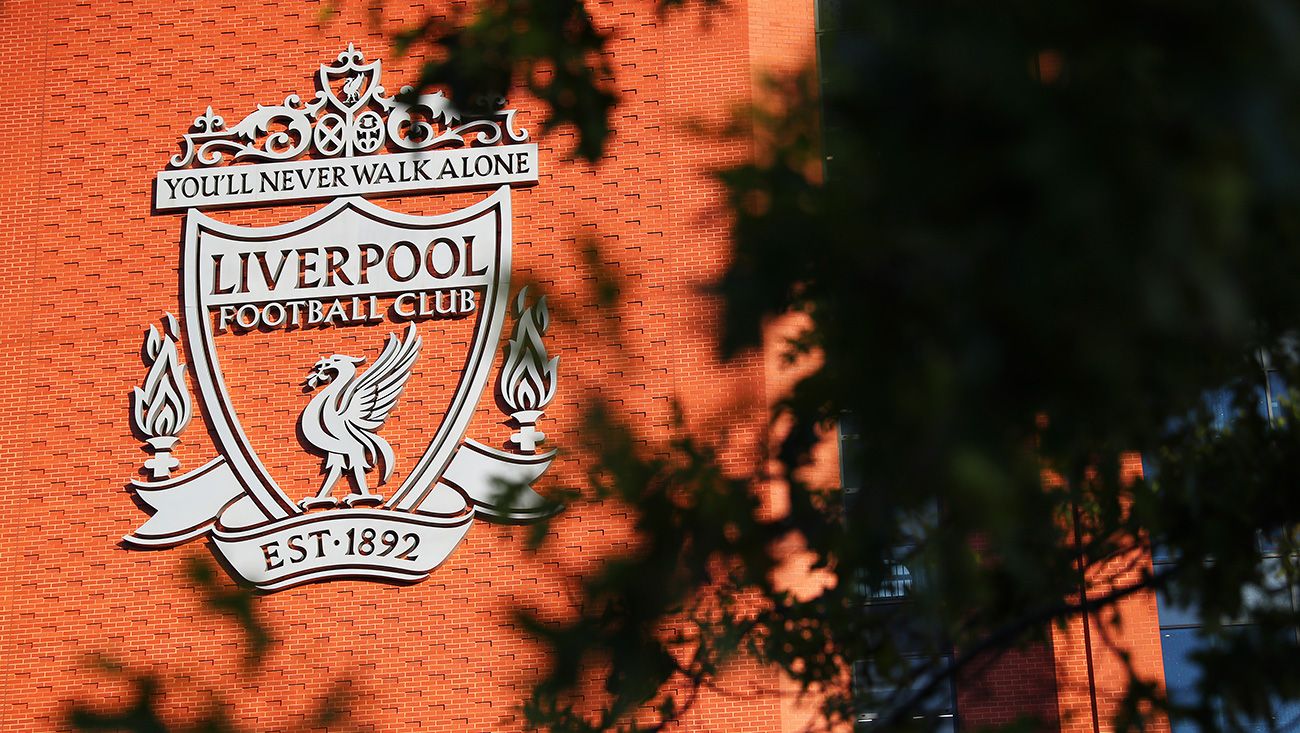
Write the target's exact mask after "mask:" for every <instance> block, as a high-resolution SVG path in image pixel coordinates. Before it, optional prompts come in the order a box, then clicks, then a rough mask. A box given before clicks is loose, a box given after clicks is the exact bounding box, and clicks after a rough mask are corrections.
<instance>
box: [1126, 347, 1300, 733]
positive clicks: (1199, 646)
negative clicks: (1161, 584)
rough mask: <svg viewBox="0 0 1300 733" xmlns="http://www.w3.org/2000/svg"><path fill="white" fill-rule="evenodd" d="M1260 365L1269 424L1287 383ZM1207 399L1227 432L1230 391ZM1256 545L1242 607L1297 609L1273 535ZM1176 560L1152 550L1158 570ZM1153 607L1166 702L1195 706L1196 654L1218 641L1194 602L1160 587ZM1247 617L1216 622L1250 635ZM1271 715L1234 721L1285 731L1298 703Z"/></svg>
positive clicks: (1182, 731) (1299, 713)
mask: <svg viewBox="0 0 1300 733" xmlns="http://www.w3.org/2000/svg"><path fill="white" fill-rule="evenodd" d="M1263 367H1264V368H1263V372H1262V374H1261V377H1262V378H1261V380H1260V385H1259V387H1258V388H1257V390H1256V392H1257V394H1258V395H1259V405H1258V409H1259V413H1260V415H1261V416H1262V417H1264V418H1266V419H1267V420H1268V421H1269V422H1276V421H1277V420H1280V419H1282V410H1281V403H1280V399H1281V397H1282V396H1283V395H1285V394H1286V387H1285V384H1284V383H1283V381H1282V379H1281V376H1280V375H1279V374H1278V372H1277V371H1276V370H1273V369H1270V368H1269V367H1268V365H1267V364H1264V365H1263ZM1205 402H1206V406H1207V408H1209V410H1210V412H1211V414H1212V416H1213V418H1212V421H1211V426H1212V428H1213V429H1214V430H1220V431H1221V430H1226V429H1227V428H1228V427H1229V426H1230V425H1231V424H1232V422H1233V420H1234V418H1235V415H1234V414H1233V412H1232V409H1231V404H1232V393H1231V391H1230V390H1227V389H1223V390H1215V391H1212V392H1210V393H1207V395H1206V396H1205ZM1155 469H1156V467H1155V466H1152V465H1150V464H1149V463H1148V462H1147V461H1145V460H1144V461H1143V472H1144V475H1147V476H1148V477H1154V474H1153V473H1150V472H1151V471H1154V470H1155ZM1259 543H1260V544H1259V548H1260V551H1261V553H1262V555H1263V561H1262V566H1261V570H1262V571H1263V572H1262V575H1263V577H1264V583H1263V585H1262V586H1261V587H1258V588H1248V589H1246V590H1245V592H1244V600H1245V605H1246V606H1247V608H1251V609H1255V610H1261V609H1263V608H1266V607H1268V606H1274V605H1276V604H1283V606H1284V609H1285V610H1293V609H1296V608H1300V606H1297V603H1300V592H1298V589H1296V588H1288V587H1287V586H1288V583H1287V580H1286V574H1285V572H1284V571H1283V570H1282V566H1281V563H1282V558H1281V557H1280V555H1279V554H1278V550H1279V545H1278V542H1277V541H1276V538H1272V537H1266V536H1264V535H1263V534H1262V533H1261V535H1260V538H1259ZM1174 560H1175V558H1174V556H1173V555H1172V554H1171V553H1169V552H1167V551H1166V550H1165V548H1161V547H1157V548H1155V549H1154V550H1153V552H1152V563H1153V565H1154V567H1155V570H1156V571H1157V572H1159V570H1160V568H1161V566H1163V565H1168V564H1170V563H1172V562H1174ZM1206 562H1207V563H1208V562H1212V561H1211V560H1207V561H1206ZM1156 608H1157V613H1158V614H1159V619H1160V646H1161V655H1162V657H1163V662H1164V669H1165V689H1166V693H1167V694H1168V696H1169V701H1170V702H1171V703H1173V704H1174V705H1180V706H1195V705H1196V704H1198V703H1199V702H1200V701H1201V699H1200V689H1199V684H1200V680H1201V665H1200V664H1199V663H1198V662H1197V661H1196V654H1197V652H1200V651H1202V650H1208V649H1213V648H1214V647H1215V646H1216V641H1215V639H1214V638H1213V637H1211V636H1208V635H1206V634H1205V633H1203V629H1202V627H1203V625H1204V614H1203V613H1202V612H1201V609H1200V608H1199V607H1197V606H1196V605H1195V604H1188V605H1181V606H1180V605H1178V604H1176V603H1174V602H1173V601H1172V599H1171V598H1170V597H1169V594H1168V592H1166V591H1164V590H1161V591H1159V592H1157V595H1156ZM1247 620H1248V619H1245V618H1242V619H1220V623H1221V624H1222V625H1223V626H1225V627H1227V629H1228V631H1229V633H1231V632H1232V631H1234V630H1235V631H1237V632H1239V633H1250V632H1251V631H1252V630H1253V629H1254V627H1252V626H1251V625H1249V624H1248V623H1247ZM1292 633H1295V632H1292ZM1272 713H1273V714H1272V715H1271V716H1270V718H1271V721H1262V720H1261V721H1238V722H1240V723H1242V724H1244V726H1245V729H1246V730H1251V731H1272V730H1281V731H1287V730H1296V729H1297V728H1300V702H1283V701H1275V702H1274V704H1273V711H1272ZM1216 715H1217V717H1218V720H1217V721H1216V722H1217V723H1218V725H1219V726H1220V727H1222V726H1223V725H1224V724H1225V723H1226V721H1225V720H1224V713H1223V711H1222V710H1221V709H1218V710H1217V712H1216ZM1171 723H1172V730H1173V733H1192V732H1193V731H1198V730H1200V727H1199V725H1198V724H1197V723H1195V722H1194V721H1190V720H1175V721H1171Z"/></svg>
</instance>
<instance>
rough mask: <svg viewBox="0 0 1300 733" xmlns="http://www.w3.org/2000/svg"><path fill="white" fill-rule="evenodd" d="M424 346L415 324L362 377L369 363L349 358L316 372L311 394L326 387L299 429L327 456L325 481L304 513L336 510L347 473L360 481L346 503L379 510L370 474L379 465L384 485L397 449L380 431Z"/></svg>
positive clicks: (336, 358)
mask: <svg viewBox="0 0 1300 733" xmlns="http://www.w3.org/2000/svg"><path fill="white" fill-rule="evenodd" d="M420 343H421V342H420V336H419V334H417V333H416V332H415V324H414V323H412V324H410V325H408V326H407V328H406V338H405V339H399V338H398V337H397V334H392V333H390V334H388V341H387V342H386V343H385V344H384V350H383V352H381V353H380V354H379V358H378V359H376V360H375V363H374V364H373V365H371V367H370V368H369V369H367V370H366V371H365V372H364V373H362V374H360V375H358V374H357V367H358V366H359V365H361V364H362V363H364V362H365V359H362V358H357V357H352V356H347V355H345V354H334V355H333V356H329V357H325V358H322V359H321V360H320V361H318V362H316V365H315V366H314V367H312V370H311V372H310V374H308V376H307V379H306V381H305V382H303V386H304V388H305V389H306V391H308V392H310V391H312V390H314V389H315V388H316V387H317V386H319V385H321V384H324V385H325V388H324V389H322V390H321V391H320V392H318V393H316V396H315V397H313V398H312V399H311V402H308V403H307V406H306V407H305V408H303V411H302V417H301V418H299V420H298V425H299V428H300V429H301V430H302V436H303V439H304V440H305V441H306V442H307V444H308V445H309V446H310V447H311V449H312V450H313V451H314V452H316V453H322V454H324V455H325V461H324V467H323V468H322V472H323V473H324V474H325V481H324V482H323V483H322V484H321V487H320V491H319V492H317V494H316V495H315V496H309V497H307V498H305V499H303V500H302V501H301V502H299V504H300V505H301V506H302V508H303V509H311V508H313V507H322V506H325V507H332V506H336V505H337V504H338V502H337V501H336V500H335V499H334V497H333V496H331V492H332V490H333V489H334V484H336V483H338V480H339V479H340V478H341V477H342V476H343V472H344V471H348V472H350V473H351V474H352V479H353V481H355V482H356V493H353V494H349V495H348V496H347V498H346V499H344V500H343V501H344V503H346V504H347V505H348V506H357V505H370V506H374V505H377V504H379V503H380V502H381V501H383V499H384V497H382V496H380V495H378V494H374V493H371V491H370V489H369V488H368V487H367V486H366V471H369V470H370V469H371V468H373V467H374V466H375V464H376V463H378V464H380V465H381V467H382V477H381V478H380V480H379V483H381V484H382V483H384V482H385V481H387V480H388V478H389V476H391V475H392V474H393V448H392V446H390V445H389V444H388V441H386V440H384V439H383V438H381V437H380V436H379V434H378V432H377V431H378V430H379V428H380V427H381V426H383V424H384V420H386V419H387V418H388V413H390V412H392V411H393V407H394V405H396V404H397V398H398V397H400V396H401V394H402V389H403V388H404V387H405V386H406V380H408V379H409V378H410V377H411V367H412V366H413V365H414V364H415V360H416V358H417V357H418V356H419V355H420Z"/></svg>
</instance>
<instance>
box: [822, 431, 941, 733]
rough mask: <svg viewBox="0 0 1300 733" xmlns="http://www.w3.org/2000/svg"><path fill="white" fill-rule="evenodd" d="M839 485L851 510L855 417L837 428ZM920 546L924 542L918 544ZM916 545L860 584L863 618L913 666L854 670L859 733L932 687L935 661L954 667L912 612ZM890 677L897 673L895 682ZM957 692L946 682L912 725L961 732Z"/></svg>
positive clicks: (855, 480) (857, 482)
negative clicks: (929, 671)
mask: <svg viewBox="0 0 1300 733" xmlns="http://www.w3.org/2000/svg"><path fill="white" fill-rule="evenodd" d="M839 446H840V482H841V486H842V487H843V490H844V502H845V508H846V509H850V510H851V507H852V504H853V502H854V500H855V499H856V497H857V496H858V494H859V492H860V491H861V487H862V465H863V463H862V461H863V459H864V455H863V445H862V436H861V434H860V432H859V428H858V422H857V418H856V416H853V415H847V414H846V415H843V416H842V417H841V419H840V424H839ZM916 539H917V540H920V539H921V538H920V537H917V538H916ZM914 547H915V546H914V545H900V546H899V547H896V548H894V552H895V556H894V557H893V558H891V559H890V561H889V562H888V564H887V566H886V567H887V573H886V575H885V577H884V579H883V581H881V582H879V583H877V584H875V585H874V587H868V586H867V585H866V584H865V583H863V584H862V587H861V594H862V596H863V598H864V599H865V601H864V607H863V613H865V614H880V617H881V619H882V621H883V623H882V627H883V628H884V629H886V630H887V632H886V633H887V634H888V636H889V641H890V644H891V646H892V647H893V648H894V649H896V650H897V651H898V653H899V654H900V655H901V656H902V659H903V660H904V661H905V662H907V663H909V664H910V665H911V668H910V669H909V668H908V667H907V665H899V666H898V668H896V669H891V670H883V671H882V670H878V669H875V668H874V667H873V666H872V665H871V664H870V662H867V661H859V662H857V663H856V664H854V667H853V685H854V690H855V692H856V693H857V694H858V696H859V699H860V700H861V701H862V702H861V703H860V706H859V708H858V711H857V726H856V729H857V730H859V731H869V730H875V729H876V726H877V724H878V721H879V720H880V719H881V717H882V716H883V715H885V713H886V710H885V709H884V707H878V706H888V705H890V704H891V703H897V702H899V701H901V700H903V699H905V698H907V697H910V694H909V689H910V690H911V691H919V690H921V689H923V688H924V687H925V686H926V685H927V683H928V682H929V681H930V678H929V677H926V676H925V674H924V672H925V669H926V668H927V667H928V666H929V665H931V664H933V663H934V661H935V660H936V659H937V660H938V662H939V665H938V666H937V667H935V668H933V671H934V672H936V673H939V672H942V670H944V669H945V668H946V667H947V665H950V664H952V646H951V644H949V643H947V642H946V641H945V640H944V639H943V638H942V637H941V635H940V634H939V633H938V632H937V630H936V629H935V628H934V626H933V625H932V624H929V623H927V622H926V621H925V620H924V619H923V618H922V617H921V616H920V615H919V614H916V613H912V612H910V610H911V609H910V606H911V603H910V601H909V597H910V596H911V593H912V588H913V583H915V582H917V577H916V573H915V572H914V570H913V568H911V567H909V558H910V557H911V555H912V550H913V549H914ZM886 672H891V673H895V676H894V677H891V676H890V674H886ZM955 700H956V692H955V690H954V687H953V684H952V680H951V679H946V680H944V682H943V683H941V684H939V685H938V686H937V687H936V688H935V690H934V692H933V693H932V694H931V695H930V696H929V697H927V698H926V699H925V700H923V701H921V704H920V705H919V706H918V707H917V709H916V710H915V712H914V715H913V720H915V721H922V720H924V721H927V727H928V729H929V730H932V731H936V733H952V732H953V731H955V730H956V729H957V707H956V703H955Z"/></svg>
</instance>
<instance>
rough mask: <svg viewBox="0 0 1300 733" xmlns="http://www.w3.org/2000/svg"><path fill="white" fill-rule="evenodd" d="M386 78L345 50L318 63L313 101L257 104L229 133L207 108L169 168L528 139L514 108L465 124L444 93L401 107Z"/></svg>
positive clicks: (362, 58)
mask: <svg viewBox="0 0 1300 733" xmlns="http://www.w3.org/2000/svg"><path fill="white" fill-rule="evenodd" d="M381 74H382V67H381V65H380V62H379V61H378V60H376V61H373V62H370V63H366V57H365V54H363V53H362V52H361V51H359V50H358V49H357V48H356V47H355V46H353V45H352V44H348V47H347V49H345V50H344V51H343V52H341V53H340V54H339V55H338V59H337V60H336V61H335V62H334V63H333V64H331V65H328V66H327V65H324V64H322V65H321V67H320V71H319V73H318V74H317V78H316V83H317V92H316V96H315V97H314V98H313V99H312V101H311V102H309V103H307V104H303V103H302V100H301V98H299V96H298V95H296V94H290V95H289V96H288V97H286V98H285V100H284V103H283V104H278V105H270V106H264V105H258V107H257V110H256V111H254V112H253V113H251V114H249V115H248V116H247V117H245V118H244V119H242V120H240V121H239V123H238V124H236V125H235V126H234V127H231V128H227V127H226V126H225V120H224V119H223V118H222V117H221V116H220V115H217V114H215V113H213V111H212V108H211V107H208V108H207V110H206V111H205V112H204V113H203V114H201V115H199V116H198V117H196V118H195V119H194V125H193V128H192V129H191V131H190V132H189V133H186V134H185V135H184V136H183V138H182V140H181V151H180V152H179V153H177V154H176V155H174V156H172V158H171V167H172V168H185V167H187V166H196V167H200V166H211V165H221V164H223V163H226V162H235V161H244V160H247V161H285V160H293V159H295V158H297V157H299V156H301V155H303V154H305V153H307V152H309V151H310V152H311V153H312V154H314V155H317V156H321V157H326V158H329V157H335V156H353V155H358V154H360V155H369V154H371V153H375V152H378V151H380V150H382V149H383V148H384V147H385V146H391V147H392V148H395V149H398V150H405V151H419V150H431V149H434V148H444V147H464V146H465V145H476V146H482V145H497V144H502V143H503V142H504V143H520V142H524V141H526V140H528V131H527V130H522V129H519V128H517V127H516V126H515V115H516V110H513V109H498V111H495V112H492V113H491V114H490V115H487V116H478V117H472V118H467V119H466V118H463V116H462V115H461V113H460V112H459V111H457V110H456V108H455V107H453V106H452V104H451V100H449V99H447V97H446V96H444V95H443V93H442V92H435V93H433V94H423V95H420V96H419V97H418V98H417V99H416V100H415V101H414V102H413V103H411V104H404V103H402V102H398V101H397V98H395V97H390V96H388V95H387V94H386V92H385V90H384V87H383V85H382V84H381V83H380V82H381ZM402 92H403V93H404V94H409V93H410V92H411V88H410V87H405V88H403V89H402ZM501 104H502V105H503V104H504V100H501ZM500 106H501V105H497V107H498V108H499V107H500Z"/></svg>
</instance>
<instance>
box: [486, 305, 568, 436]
mask: <svg viewBox="0 0 1300 733" xmlns="http://www.w3.org/2000/svg"><path fill="white" fill-rule="evenodd" d="M527 294H528V288H526V287H525V288H522V289H521V290H520V291H519V295H518V296H517V297H516V298H515V331H514V336H513V338H511V339H510V341H509V343H507V344H506V359H505V363H504V364H502V365H501V374H500V375H499V377H498V381H497V385H498V387H499V388H500V390H501V398H502V399H503V400H504V401H505V403H506V404H507V405H508V406H509V407H510V410H511V414H510V417H512V418H514V420H515V422H517V423H519V432H517V433H515V434H514V435H511V436H510V441H511V442H512V443H515V444H516V445H518V446H519V448H520V450H523V451H527V452H529V453H532V452H534V451H536V450H537V444H538V443H541V442H542V441H543V440H546V433H543V432H541V431H539V430H538V429H537V420H538V418H540V417H541V416H542V412H543V410H545V409H546V406H547V405H548V404H550V402H551V399H552V398H553V397H555V369H556V367H557V366H558V365H559V363H560V357H558V356H557V357H555V358H554V359H550V360H547V358H546V344H544V343H542V334H544V333H546V327H547V326H549V325H550V322H551V316H550V313H549V312H547V310H546V297H545V296H543V297H541V298H539V299H538V300H537V303H536V304H535V305H532V306H529V307H527V308H525V307H524V303H525V301H526V296H527Z"/></svg>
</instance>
